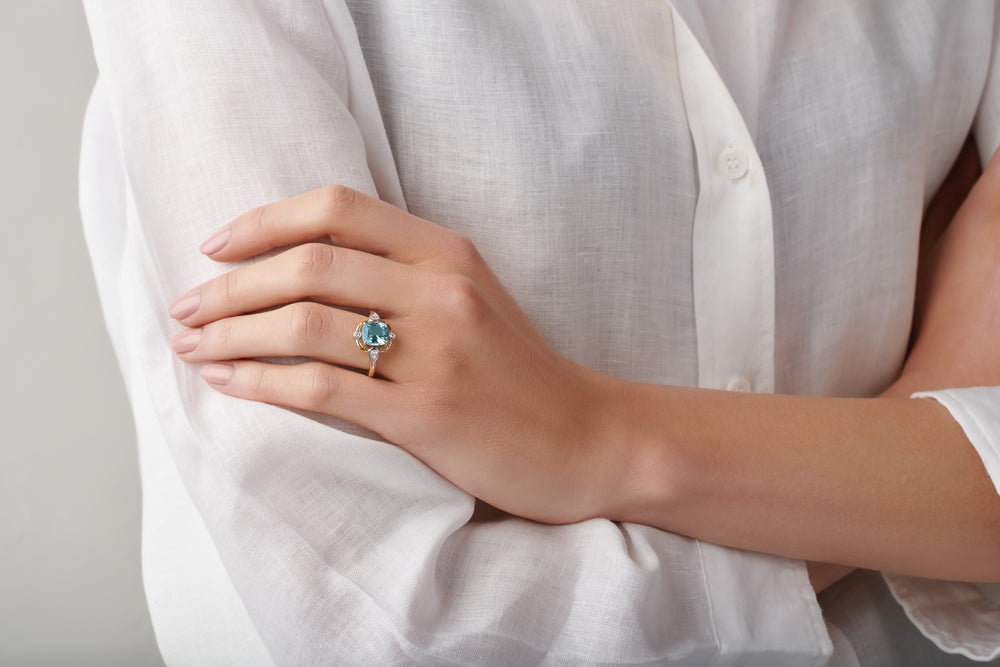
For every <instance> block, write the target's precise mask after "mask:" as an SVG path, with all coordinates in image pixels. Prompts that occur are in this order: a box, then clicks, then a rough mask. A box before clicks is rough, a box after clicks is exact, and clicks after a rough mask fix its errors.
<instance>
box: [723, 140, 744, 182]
mask: <svg viewBox="0 0 1000 667" xmlns="http://www.w3.org/2000/svg"><path fill="white" fill-rule="evenodd" d="M749 168H750V156H749V155H747V153H746V151H743V150H740V149H739V148H727V149H726V150H724V151H722V153H720V154H719V171H721V172H722V173H723V174H725V175H726V178H728V179H729V180H731V181H736V180H739V179H741V178H743V177H744V176H745V175H746V173H747V170H748V169H749Z"/></svg>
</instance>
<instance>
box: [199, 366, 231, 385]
mask: <svg viewBox="0 0 1000 667" xmlns="http://www.w3.org/2000/svg"><path fill="white" fill-rule="evenodd" d="M235 371H236V367H235V366H233V365H232V364H208V365H207V366H203V367H202V369H201V377H203V378H205V381H206V382H208V383H210V384H229V380H230V378H232V377H233V373H234V372H235Z"/></svg>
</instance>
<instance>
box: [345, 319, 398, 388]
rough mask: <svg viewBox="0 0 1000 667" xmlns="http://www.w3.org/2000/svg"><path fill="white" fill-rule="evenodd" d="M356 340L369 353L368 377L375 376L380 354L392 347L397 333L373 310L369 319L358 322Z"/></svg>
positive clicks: (355, 332) (355, 331) (355, 333)
mask: <svg viewBox="0 0 1000 667" xmlns="http://www.w3.org/2000/svg"><path fill="white" fill-rule="evenodd" d="M354 340H356V341H357V342H358V347H360V348H361V349H362V350H364V351H366V352H367V353H368V362H369V365H368V377H374V376H375V362H377V361H378V358H379V355H381V354H382V353H383V352H385V351H386V350H388V349H389V348H390V347H392V341H394V340H396V334H395V332H393V330H392V328H391V327H390V326H389V325H388V324H386V323H385V322H383V321H382V320H381V318H379V316H378V313H376V312H375V311H374V310H373V311H372V312H371V313H370V314H369V315H368V319H367V320H364V321H362V322H361V323H360V324H358V328H357V329H355V330H354Z"/></svg>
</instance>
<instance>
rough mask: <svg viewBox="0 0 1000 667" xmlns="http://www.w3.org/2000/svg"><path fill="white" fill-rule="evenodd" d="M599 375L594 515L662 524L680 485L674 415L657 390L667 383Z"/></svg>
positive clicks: (594, 436)
mask: <svg viewBox="0 0 1000 667" xmlns="http://www.w3.org/2000/svg"><path fill="white" fill-rule="evenodd" d="M594 375H595V377H594V378H593V384H594V387H595V394H596V395H597V396H599V397H600V398H599V399H598V400H597V401H596V402H595V405H596V406H597V408H596V409H595V410H594V411H593V412H592V414H591V419H592V421H591V424H590V433H591V434H592V441H591V447H592V448H593V450H594V451H596V452H598V455H597V456H596V457H595V459H594V468H595V471H596V474H595V480H596V482H597V493H596V504H597V509H596V512H595V513H594V516H599V517H602V518H606V519H611V520H614V521H625V522H630V523H641V524H646V525H650V526H654V527H658V528H663V527H665V525H664V524H665V522H666V518H667V516H668V514H669V511H670V508H671V507H673V506H674V505H675V503H676V499H677V493H678V489H679V487H680V485H679V484H678V479H677V477H678V475H677V474H676V473H677V471H678V470H679V466H678V465H676V463H675V462H674V461H673V459H674V456H673V454H672V452H674V451H675V449H676V448H674V447H672V446H671V440H670V430H669V426H670V424H671V423H672V422H673V421H674V420H671V419H670V416H669V410H668V408H667V404H666V403H665V402H664V397H663V396H659V397H655V396H654V395H653V394H655V393H662V390H665V389H666V388H665V387H659V386H656V385H646V384H641V383H636V382H628V381H626V380H621V379H618V378H613V377H609V376H606V375H601V374H598V373H595V374H594ZM657 390H661V391H660V392H657ZM657 398H658V400H656V399H657Z"/></svg>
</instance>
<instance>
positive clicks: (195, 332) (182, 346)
mask: <svg viewBox="0 0 1000 667" xmlns="http://www.w3.org/2000/svg"><path fill="white" fill-rule="evenodd" d="M200 342H201V329H191V330H190V331H182V332H181V333H179V334H177V335H176V336H174V337H173V338H171V339H170V349H171V350H173V351H174V352H176V353H177V354H186V353H188V352H191V351H193V350H194V349H195V348H197V347H198V344H199V343H200Z"/></svg>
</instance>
